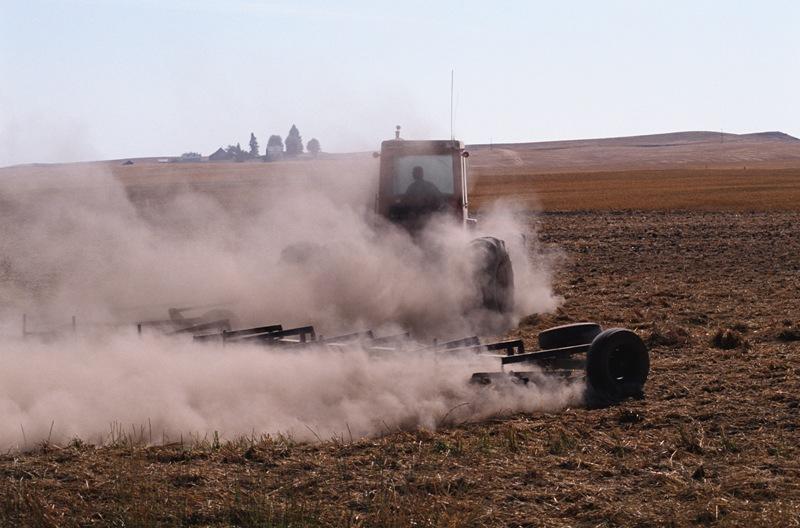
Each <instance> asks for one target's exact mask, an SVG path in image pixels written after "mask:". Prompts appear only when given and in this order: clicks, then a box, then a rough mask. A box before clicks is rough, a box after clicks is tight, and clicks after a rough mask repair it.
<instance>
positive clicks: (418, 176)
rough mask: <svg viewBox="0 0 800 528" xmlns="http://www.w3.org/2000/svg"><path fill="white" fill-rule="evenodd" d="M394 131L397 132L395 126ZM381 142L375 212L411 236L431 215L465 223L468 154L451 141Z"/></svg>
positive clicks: (397, 139)
mask: <svg viewBox="0 0 800 528" xmlns="http://www.w3.org/2000/svg"><path fill="white" fill-rule="evenodd" d="M398 129H399V127H398ZM396 136H397V137H396V138H395V139H392V140H388V141H384V142H383V143H381V153H380V158H381V161H380V182H379V185H378V198H377V204H376V206H377V212H378V214H379V215H381V216H383V217H385V218H387V219H389V220H390V221H391V222H393V223H396V224H400V225H403V226H404V227H406V228H408V229H410V230H412V231H414V230H417V229H419V228H421V227H423V226H424V224H425V223H426V222H427V221H428V219H429V218H430V217H431V216H433V215H445V216H450V217H451V218H453V219H455V220H457V221H458V222H460V223H466V222H467V220H468V216H467V166H466V158H467V156H468V155H469V154H468V153H467V152H466V151H465V150H464V144H463V143H462V142H460V141H457V140H430V141H406V140H403V139H400V137H399V136H400V134H399V130H398V132H397V133H396Z"/></svg>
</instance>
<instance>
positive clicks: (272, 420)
mask: <svg viewBox="0 0 800 528" xmlns="http://www.w3.org/2000/svg"><path fill="white" fill-rule="evenodd" d="M374 174H375V173H374V167H373V166H372V165H370V164H369V163H367V162H359V161H348V162H330V163H328V164H327V165H326V164H325V163H324V162H318V163H316V164H308V165H303V164H300V163H297V164H291V163H287V164H285V173H283V174H281V175H271V176H268V177H266V176H259V177H248V178H241V177H236V176H234V175H232V176H231V177H230V178H220V177H216V179H211V180H203V179H201V178H197V179H194V180H191V181H188V182H187V181H185V180H181V179H180V178H173V179H172V180H170V179H169V178H168V177H164V178H162V179H161V180H155V177H154V176H140V177H137V178H132V179H128V180H126V179H125V178H124V177H122V176H119V175H112V174H110V173H109V171H108V169H107V168H106V167H102V166H97V165H86V164H82V165H74V166H62V167H60V168H58V169H52V170H49V171H47V172H42V173H41V174H26V175H23V176H19V175H14V174H11V175H3V176H0V221H2V222H3V225H4V226H5V227H4V229H3V231H2V234H0V336H5V337H0V354H2V355H3V357H5V358H6V359H7V364H9V365H12V367H11V368H9V369H6V370H5V371H4V372H3V374H2V378H0V379H1V380H2V381H0V423H2V424H3V425H2V426H0V444H3V445H5V444H8V443H19V441H20V435H21V431H22V429H23V428H24V430H25V432H26V435H25V442H30V441H35V440H36V439H39V440H41V439H42V438H46V435H45V433H47V434H50V433H49V428H50V425H51V423H56V424H59V425H58V427H56V428H55V431H57V432H58V434H59V435H61V436H62V437H65V436H70V435H80V436H81V437H84V438H97V437H101V436H102V435H103V434H104V431H106V430H107V427H108V424H109V423H110V422H119V423H125V424H133V425H141V424H143V423H145V422H147V423H150V424H152V427H154V428H155V429H157V430H158V431H159V434H161V433H162V432H165V433H168V434H173V435H174V434H180V433H192V432H194V433H199V434H203V433H208V432H209V431H213V430H219V431H224V432H225V434H227V435H229V436H235V435H237V434H247V433H250V432H251V431H254V430H255V431H258V432H266V433H269V432H279V431H290V432H292V433H294V434H298V435H301V436H302V435H305V433H304V432H303V431H308V429H307V427H312V428H316V429H314V430H315V432H316V434H320V435H323V436H324V435H331V434H336V433H341V432H342V431H343V430H344V429H345V428H347V427H349V428H350V430H351V431H352V432H353V434H358V435H368V434H375V433H378V432H380V431H381V429H382V428H385V427H387V426H388V427H415V426H425V427H435V426H436V425H437V420H441V419H442V417H443V416H445V415H446V414H447V412H448V410H449V409H450V408H452V407H453V406H456V405H460V404H461V403H463V402H470V405H469V406H465V407H464V409H469V410H470V411H469V416H467V417H464V418H465V419H466V418H475V417H478V416H485V415H488V414H492V413H495V412H498V411H500V410H509V409H526V410H531V409H534V408H556V407H558V406H563V405H566V404H569V403H572V402H575V401H577V399H578V396H576V395H577V394H578V393H579V392H580V391H579V389H576V388H574V387H572V388H562V389H559V390H551V391H548V392H546V391H540V390H538V389H534V388H514V389H513V390H512V392H513V391H519V390H521V391H523V392H524V393H525V394H524V395H522V396H520V395H518V394H517V395H515V396H514V397H508V395H507V394H506V395H503V396H501V395H499V394H500V393H492V392H487V391H479V392H480V394H479V393H478V392H476V390H477V389H476V388H475V387H474V386H472V387H471V386H469V385H467V384H466V380H468V379H469V375H470V374H471V373H472V372H474V371H476V370H481V368H482V369H483V370H497V368H498V366H497V364H496V362H495V361H491V362H490V363H491V364H484V365H481V364H477V365H476V364H474V361H473V360H470V361H464V360H463V358H462V359H461V360H459V361H455V360H450V359H446V358H445V359H442V358H440V357H434V356H432V355H430V354H428V355H425V354H420V355H418V356H414V357H402V358H391V357H390V358H383V359H380V360H375V359H368V358H367V354H366V352H364V351H363V350H353V351H349V352H347V353H346V354H345V355H342V354H340V355H336V354H334V353H330V352H323V351H314V353H311V352H308V353H305V352H304V353H297V354H294V353H292V354H291V355H288V354H286V353H285V352H277V351H267V350H265V349H263V348H253V347H249V346H237V347H226V349H225V351H224V352H223V351H220V350H216V349H213V347H212V348H209V347H204V346H199V345H194V344H192V343H191V341H190V340H179V339H167V338H163V337H158V336H144V337H143V338H139V337H138V336H136V335H135V334H134V333H133V332H132V329H133V328H134V324H135V322H136V321H141V320H147V319H164V318H165V317H166V312H167V308H170V307H181V308H189V310H187V311H186V313H187V315H189V316H193V315H203V313H206V312H211V313H215V311H216V313H221V312H220V310H224V313H225V314H226V316H228V317H229V318H231V319H232V321H231V322H232V323H233V325H234V326H238V327H243V326H248V325H260V324H269V323H283V324H284V326H292V325H301V324H313V325H315V327H316V328H317V331H318V332H321V333H325V334H326V335H331V334H336V333H345V332H349V331H354V330H364V329H367V328H392V329H395V330H396V329H404V330H409V331H411V332H412V334H413V335H414V336H415V337H416V338H418V339H421V340H424V341H428V340H430V339H432V338H434V337H436V338H449V337H462V336H465V335H471V334H474V333H480V332H484V333H485V332H487V331H488V332H495V331H498V330H499V329H501V328H499V326H498V324H497V321H489V322H488V323H487V320H486V319H475V317H474V316H473V315H474V314H471V313H468V312H467V311H465V310H464V309H463V307H465V306H470V305H471V304H470V303H471V302H473V300H474V299H475V297H476V294H477V292H476V286H475V284H474V281H473V280H472V279H471V273H474V269H473V268H471V267H470V263H469V259H466V258H465V248H466V247H467V246H468V244H469V241H470V239H472V238H474V237H477V236H481V235H484V234H491V235H494V236H498V237H501V238H503V239H505V241H506V245H507V247H508V250H509V253H510V256H511V258H512V261H513V264H514V269H515V279H516V291H517V293H516V302H515V306H516V308H515V311H514V313H513V315H512V317H511V318H510V320H504V321H502V323H503V324H515V322H516V321H517V320H518V319H519V318H520V317H521V316H524V315H527V314H529V313H533V312H543V311H548V310H552V309H553V308H555V306H556V305H557V303H558V299H557V298H556V297H555V296H554V295H553V293H552V290H551V287H550V275H549V273H550V271H549V266H548V263H547V260H546V258H545V257H543V256H542V254H541V253H540V252H539V251H538V248H537V244H536V240H535V234H534V236H533V237H531V236H530V233H527V235H528V236H527V237H523V236H522V235H523V234H524V232H525V230H524V229H522V228H521V227H520V225H519V224H518V222H517V221H516V220H515V219H514V217H513V216H512V215H511V214H508V213H503V212H502V210H501V211H500V212H493V213H489V214H488V215H486V217H485V218H482V219H481V222H480V223H479V226H480V227H479V228H477V230H476V231H472V232H470V231H466V230H464V229H463V228H461V227H456V226H453V225H450V224H448V223H446V222H439V223H437V224H435V225H433V226H432V228H431V229H430V230H429V231H428V232H427V234H426V235H425V240H424V241H420V240H413V239H412V237H411V236H410V235H409V234H408V233H406V232H405V231H403V230H402V229H399V228H396V227H394V226H391V225H386V224H385V223H384V222H381V221H380V220H378V219H376V218H374V216H373V215H371V214H370V211H371V203H372V199H373V196H374V194H373V193H374V180H375V177H374ZM423 248H424V249H423ZM473 304H474V302H473ZM22 313H26V314H29V315H28V319H27V321H26V323H27V325H28V330H29V331H33V332H37V331H43V330H52V329H57V328H59V327H63V326H64V325H67V326H69V321H70V318H71V317H72V316H73V315H74V316H75V317H76V320H77V328H78V331H77V336H73V335H69V333H68V334H67V335H66V336H61V337H59V336H51V337H50V340H49V341H48V342H40V341H39V340H31V339H28V340H25V341H22V340H20V339H18V338H17V337H16V336H18V335H19V333H20V317H21V314H22ZM476 321H477V322H476ZM476 324H478V325H484V326H483V327H476ZM487 325H488V326H487ZM112 329H113V331H110V330H112ZM484 361H485V360H484ZM461 412H462V414H463V413H464V412H466V411H461ZM379 421H380V422H381V425H380V426H378V425H377V424H378V422H379Z"/></svg>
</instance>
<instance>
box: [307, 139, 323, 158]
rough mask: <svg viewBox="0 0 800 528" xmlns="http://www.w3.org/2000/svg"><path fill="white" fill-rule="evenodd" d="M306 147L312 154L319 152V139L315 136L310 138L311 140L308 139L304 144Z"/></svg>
mask: <svg viewBox="0 0 800 528" xmlns="http://www.w3.org/2000/svg"><path fill="white" fill-rule="evenodd" d="M306 149H308V151H309V152H310V153H311V154H313V155H314V156H316V155H317V154H319V151H320V148H319V140H318V139H317V138H311V141H309V142H308V144H307V145H306Z"/></svg>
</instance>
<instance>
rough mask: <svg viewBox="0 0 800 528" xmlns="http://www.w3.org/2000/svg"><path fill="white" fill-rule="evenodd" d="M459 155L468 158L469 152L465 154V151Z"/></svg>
mask: <svg viewBox="0 0 800 528" xmlns="http://www.w3.org/2000/svg"><path fill="white" fill-rule="evenodd" d="M461 155H462V156H464V157H465V158H468V157H469V152H467V151H466V150H465V151H464V152H462V153H461Z"/></svg>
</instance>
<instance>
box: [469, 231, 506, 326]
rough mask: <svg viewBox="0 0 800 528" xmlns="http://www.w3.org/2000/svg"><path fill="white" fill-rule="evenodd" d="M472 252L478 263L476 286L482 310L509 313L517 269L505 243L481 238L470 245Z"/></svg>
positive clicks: (496, 239) (489, 238) (492, 238)
mask: <svg viewBox="0 0 800 528" xmlns="http://www.w3.org/2000/svg"><path fill="white" fill-rule="evenodd" d="M470 249H471V251H472V254H473V256H474V258H475V259H476V267H475V274H476V276H475V282H476V284H477V286H478V290H479V292H480V304H481V306H482V307H483V308H485V309H486V310H490V311H493V312H498V313H502V314H507V313H510V312H511V311H512V310H513V309H514V269H513V266H512V264H511V257H509V255H508V251H507V250H506V243H505V242H504V241H502V240H500V239H499V238H495V237H481V238H476V239H475V240H473V241H472V242H470Z"/></svg>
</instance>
